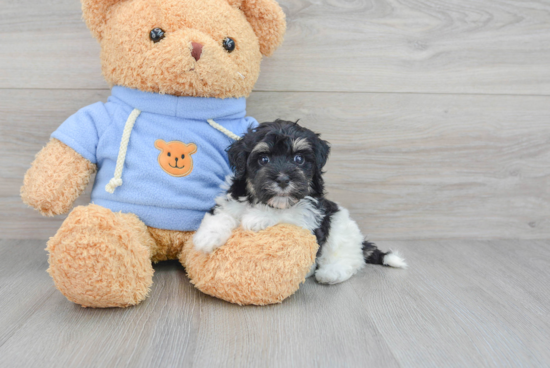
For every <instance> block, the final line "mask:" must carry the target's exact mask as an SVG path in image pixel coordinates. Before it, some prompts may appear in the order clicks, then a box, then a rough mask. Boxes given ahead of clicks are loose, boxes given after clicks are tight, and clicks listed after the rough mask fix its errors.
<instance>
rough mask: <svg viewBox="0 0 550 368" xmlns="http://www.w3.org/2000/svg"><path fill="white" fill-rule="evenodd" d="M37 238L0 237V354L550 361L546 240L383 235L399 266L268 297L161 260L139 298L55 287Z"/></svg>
mask: <svg viewBox="0 0 550 368" xmlns="http://www.w3.org/2000/svg"><path fill="white" fill-rule="evenodd" d="M43 243H45V241H15V240H10V241H1V242H0V285H1V287H0V308H1V309H0V310H2V313H0V331H4V330H6V329H7V330H11V331H12V333H11V334H10V335H9V336H7V337H6V338H4V339H3V340H0V356H1V357H2V359H0V366H1V367H4V366H5V367H31V366H41V367H59V366H63V367H93V366H117V367H153V366H194V367H212V366H222V365H223V366H227V367H242V366H267V367H288V366H300V367H365V366H384V367H386V366H389V367H393V366H395V367H397V366H400V367H464V366H467V367H473V366H486V367H512V366H525V367H542V366H550V352H549V351H548V349H547V346H548V345H549V344H550V313H549V312H550V310H549V309H550V307H549V305H550V303H549V301H550V300H549V299H550V296H549V295H548V293H547V289H548V287H547V285H548V282H550V272H549V271H548V270H549V269H550V268H549V266H550V241H548V240H546V241H533V240H530V241H526V240H524V241H518V240H505V241H466V240H444V241H443V240H441V241H382V242H380V243H379V246H380V247H381V248H382V249H387V248H390V247H391V248H394V249H399V250H400V251H402V253H403V254H404V255H405V256H406V258H407V261H408V263H409V265H410V268H409V269H408V270H395V269H389V268H384V267H378V266H367V267H366V268H365V269H363V270H362V271H360V272H359V274H358V275H356V276H354V277H353V278H352V279H351V280H349V281H348V282H345V283H343V284H340V285H334V286H323V285H319V284H317V283H315V282H314V281H313V280H312V279H309V280H307V282H306V283H305V284H304V285H302V287H301V289H300V290H299V291H298V293H296V294H295V295H294V296H292V297H291V298H289V299H288V300H286V301H285V302H284V303H283V304H280V305H275V306H269V307H239V306H236V305H231V304H228V303H225V302H223V301H220V300H217V299H214V298H211V297H208V296H205V295H203V294H201V293H200V292H198V291H197V290H195V289H194V288H193V287H192V285H190V284H189V282H188V280H187V278H186V276H185V274H184V271H183V269H182V267H181V266H179V265H178V264H177V263H176V262H164V263H160V264H159V265H157V266H156V273H155V283H154V285H153V289H152V293H151V296H150V298H149V299H148V300H146V301H145V302H144V303H143V304H141V305H139V306H137V307H133V308H128V309H106V310H94V309H86V308H81V307H78V306H75V305H74V304H72V303H70V302H68V301H67V300H66V299H65V298H64V297H63V296H62V295H61V294H60V293H59V292H57V291H55V290H54V291H53V292H52V288H53V286H52V285H51V283H52V281H51V280H50V279H49V277H48V276H47V275H46V274H45V272H44V271H45V268H46V264H45V262H44V261H43V260H44V259H45V253H44V252H43V250H42V245H43ZM41 244H42V245H41ZM37 248H38V249H37ZM18 261H19V262H18ZM48 284H49V285H48ZM29 288H30V289H29ZM40 293H42V294H43V295H46V297H45V298H44V299H43V300H42V302H40V303H36V302H35V299H36V295H37V294H40ZM10 305H12V306H14V305H16V306H19V308H18V310H16V309H12V310H11V311H10V310H9V309H8V315H5V314H4V313H5V311H6V309H5V308H6V306H8V307H9V306H10ZM0 336H2V337H4V336H5V335H0Z"/></svg>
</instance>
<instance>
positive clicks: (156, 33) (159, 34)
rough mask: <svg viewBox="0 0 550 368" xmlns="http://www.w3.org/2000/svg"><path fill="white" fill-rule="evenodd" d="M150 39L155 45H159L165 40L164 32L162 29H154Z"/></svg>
mask: <svg viewBox="0 0 550 368" xmlns="http://www.w3.org/2000/svg"><path fill="white" fill-rule="evenodd" d="M149 38H151V41H153V42H154V43H157V42H159V41H160V40H162V39H163V38H164V31H163V30H162V29H160V28H154V29H153V30H152V31H151V33H150V34H149Z"/></svg>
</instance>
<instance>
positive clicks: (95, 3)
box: [82, 0, 125, 41]
mask: <svg viewBox="0 0 550 368" xmlns="http://www.w3.org/2000/svg"><path fill="white" fill-rule="evenodd" d="M122 1H125V0H82V17H83V18H84V20H85V21H86V25H87V26H88V28H89V29H90V31H91V32H92V34H93V35H94V37H95V38H96V39H97V40H99V41H101V39H102V37H103V29H104V28H105V24H106V23H107V17H108V15H109V11H110V10H111V7H113V5H115V4H117V3H120V2H122Z"/></svg>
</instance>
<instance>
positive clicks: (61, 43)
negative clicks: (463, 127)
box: [0, 0, 550, 95]
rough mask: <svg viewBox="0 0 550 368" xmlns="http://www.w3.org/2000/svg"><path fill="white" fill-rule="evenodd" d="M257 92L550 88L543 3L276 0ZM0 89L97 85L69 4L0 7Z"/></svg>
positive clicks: (93, 51)
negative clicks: (273, 48) (280, 11)
mask: <svg viewBox="0 0 550 368" xmlns="http://www.w3.org/2000/svg"><path fill="white" fill-rule="evenodd" d="M280 3H281V5H282V7H283V8H284V10H285V12H286V14H287V18H288V33H287V36H286V40H285V43H284V45H283V46H282V47H281V49H280V50H279V51H278V52H277V53H276V54H275V55H274V56H273V57H272V58H269V59H266V60H265V61H264V64H263V66H262V75H261V77H260V80H259V81H258V84H257V86H256V88H257V90H262V91H355V92H423V93H426V92H430V93H433V92H438V93H443V92H444V93H488V94H546V95H547V94H550V69H549V68H548V67H547V66H548V60H550V49H549V48H548V45H549V44H550V17H549V15H548V14H549V12H550V3H549V2H547V1H512V0H495V1H489V0H461V1H457V0H445V1H438V2H433V1H426V0H419V1H414V2H411V1H408V2H403V1H397V0H358V1H354V2H349V1H344V0H331V1H328V0H323V1H306V0H281V1H280ZM0 50H1V52H0V65H1V67H2V73H0V88H73V89H74V88H105V86H106V84H105V82H104V80H103V78H102V77H101V72H100V65H99V46H98V44H97V43H96V42H95V41H94V40H93V39H92V37H91V35H90V34H89V32H88V31H87V29H86V27H85V26H84V23H83V22H82V21H81V13H80V3H79V1H78V0H45V1H40V2H36V1H34V0H21V1H6V0H4V1H3V3H2V7H0Z"/></svg>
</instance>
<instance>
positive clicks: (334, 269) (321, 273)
mask: <svg viewBox="0 0 550 368" xmlns="http://www.w3.org/2000/svg"><path fill="white" fill-rule="evenodd" d="M354 273H355V272H354V271H353V269H352V268H351V267H347V266H342V265H337V264H331V265H326V266H324V267H321V268H319V269H318V270H317V271H315V279H316V280H317V282H319V283H321V284H330V285H332V284H338V283H340V282H344V281H346V280H347V279H349V278H350V277H352V276H353V274H354Z"/></svg>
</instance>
